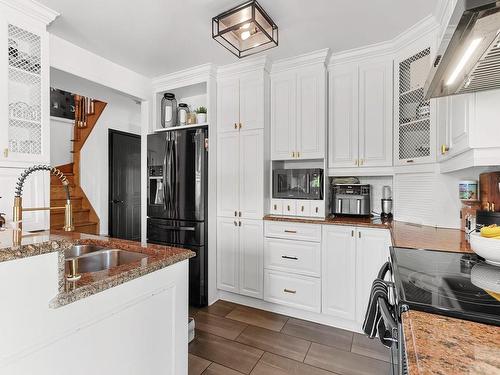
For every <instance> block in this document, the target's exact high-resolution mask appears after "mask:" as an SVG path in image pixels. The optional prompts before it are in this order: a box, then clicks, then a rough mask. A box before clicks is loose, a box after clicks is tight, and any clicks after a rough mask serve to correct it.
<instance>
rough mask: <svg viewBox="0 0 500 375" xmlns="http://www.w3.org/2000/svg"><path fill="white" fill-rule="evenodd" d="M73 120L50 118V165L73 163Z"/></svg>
mask: <svg viewBox="0 0 500 375" xmlns="http://www.w3.org/2000/svg"><path fill="white" fill-rule="evenodd" d="M74 126H75V122H74V121H73V120H68V119H63V118H58V117H51V118H50V144H51V145H52V146H53V147H51V148H50V165H53V166H59V165H63V164H69V163H71V162H73V154H72V153H71V151H72V149H73V148H72V144H71V140H72V139H73V129H74Z"/></svg>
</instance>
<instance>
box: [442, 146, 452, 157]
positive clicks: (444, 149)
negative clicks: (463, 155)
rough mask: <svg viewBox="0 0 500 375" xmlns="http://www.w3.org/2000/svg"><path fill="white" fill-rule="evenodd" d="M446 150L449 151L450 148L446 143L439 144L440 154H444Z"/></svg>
mask: <svg viewBox="0 0 500 375" xmlns="http://www.w3.org/2000/svg"><path fill="white" fill-rule="evenodd" d="M448 151H450V148H449V147H448V146H446V145H441V155H445V154H446V153H447V152H448Z"/></svg>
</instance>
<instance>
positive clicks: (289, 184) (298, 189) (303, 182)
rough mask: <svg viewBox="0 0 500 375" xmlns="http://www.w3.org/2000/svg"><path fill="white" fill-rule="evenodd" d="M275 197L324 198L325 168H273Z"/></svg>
mask: <svg viewBox="0 0 500 375" xmlns="http://www.w3.org/2000/svg"><path fill="white" fill-rule="evenodd" d="M273 198H278V199H279V198H282V199H317V200H321V199H323V169H320V168H316V169H275V170H273Z"/></svg>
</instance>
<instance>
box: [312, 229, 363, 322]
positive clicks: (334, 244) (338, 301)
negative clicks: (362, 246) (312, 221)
mask: <svg viewBox="0 0 500 375" xmlns="http://www.w3.org/2000/svg"><path fill="white" fill-rule="evenodd" d="M355 234H356V229H355V228H354V227H344V226H336V225H330V226H328V225H323V242H322V256H321V263H322V264H321V267H322V272H321V273H322V280H321V284H322V313H323V314H328V315H332V316H335V317H338V318H342V319H346V320H350V321H355V320H356V293H355V291H356V238H355V237H354V236H355Z"/></svg>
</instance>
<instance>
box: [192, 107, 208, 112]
mask: <svg viewBox="0 0 500 375" xmlns="http://www.w3.org/2000/svg"><path fill="white" fill-rule="evenodd" d="M195 112H196V113H207V108H206V107H203V106H201V107H198V108H196V109H195Z"/></svg>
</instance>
